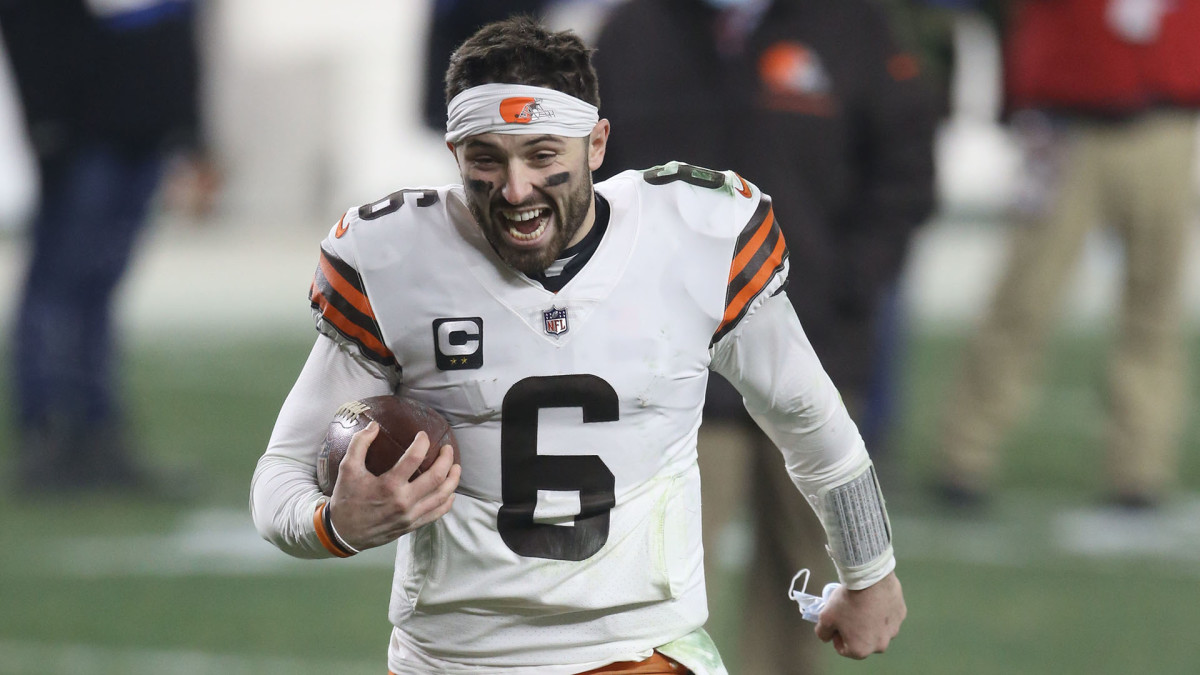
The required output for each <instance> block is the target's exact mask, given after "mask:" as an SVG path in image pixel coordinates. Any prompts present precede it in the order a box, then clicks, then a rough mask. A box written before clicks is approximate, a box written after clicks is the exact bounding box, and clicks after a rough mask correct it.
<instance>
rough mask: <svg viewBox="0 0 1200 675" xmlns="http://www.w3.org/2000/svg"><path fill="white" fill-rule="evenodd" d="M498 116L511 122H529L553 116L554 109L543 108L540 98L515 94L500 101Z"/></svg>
mask: <svg viewBox="0 0 1200 675" xmlns="http://www.w3.org/2000/svg"><path fill="white" fill-rule="evenodd" d="M500 117H502V118H503V119H504V121H505V122H509V123H512V124H529V123H530V122H536V121H537V120H540V119H546V118H549V117H554V111H553V110H546V109H545V108H543V107H542V100H541V99H538V98H530V97H528V96H516V97H513V98H506V99H504V100H503V101H501V102H500Z"/></svg>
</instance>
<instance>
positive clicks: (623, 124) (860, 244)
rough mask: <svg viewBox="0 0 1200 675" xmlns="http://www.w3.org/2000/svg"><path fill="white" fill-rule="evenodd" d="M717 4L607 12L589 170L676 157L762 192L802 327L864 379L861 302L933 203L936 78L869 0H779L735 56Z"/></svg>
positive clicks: (869, 312) (896, 260)
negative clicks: (727, 172) (597, 154)
mask: <svg viewBox="0 0 1200 675" xmlns="http://www.w3.org/2000/svg"><path fill="white" fill-rule="evenodd" d="M717 18H718V15H717V13H716V12H715V11H714V10H712V9H711V8H709V7H708V5H706V4H705V3H703V2H700V1H699V0H632V1H631V2H628V3H626V4H624V5H621V6H619V7H617V8H616V9H615V10H614V11H613V12H612V14H610V16H609V18H608V20H607V22H606V25H605V26H604V28H603V30H602V32H601V35H600V37H599V39H598V43H597V45H596V46H597V53H596V54H595V64H596V67H597V70H598V72H599V75H600V96H601V100H602V105H601V116H602V117H606V118H608V119H609V120H611V122H612V135H611V137H610V139H609V144H608V153H607V156H606V158H605V161H604V166H603V167H602V169H601V172H600V173H601V177H606V176H608V175H612V174H614V173H617V172H619V171H622V170H625V169H630V168H645V167H648V166H652V165H654V164H661V163H663V162H665V161H667V160H671V159H677V160H680V161H685V162H689V163H691V164H696V165H700V166H706V167H708V168H715V169H734V170H736V171H737V172H739V173H740V174H741V175H743V176H745V177H746V179H747V180H749V181H751V182H753V183H755V184H757V185H758V186H759V187H761V188H762V189H763V190H764V191H765V192H767V193H768V194H770V195H771V196H772V198H773V200H774V204H775V215H776V217H777V219H778V221H779V223H780V225H781V227H782V228H783V231H784V235H785V237H786V239H787V242H788V247H789V249H790V255H791V283H790V285H789V288H788V295H789V297H790V298H791V300H792V303H793V305H794V306H795V307H796V309H797V313H798V314H799V315H800V318H801V321H802V322H803V323H804V326H805V330H806V331H807V332H808V333H809V337H810V339H812V341H813V343H814V346H816V347H817V349H818V354H819V355H820V357H821V359H822V361H823V362H825V364H826V368H827V370H829V371H830V374H831V375H832V376H833V377H834V381H835V382H836V383H837V384H838V385H839V386H840V387H843V388H850V389H854V388H858V387H860V386H865V379H866V378H867V377H868V375H867V370H869V366H868V365H867V364H866V361H867V360H868V359H867V358H865V357H866V354H867V353H869V349H870V331H871V330H872V327H871V326H872V324H871V317H872V316H873V315H874V312H875V309H876V307H877V305H878V302H879V300H880V297H881V293H882V292H883V291H884V290H885V289H887V288H888V287H889V286H890V285H891V284H893V283H894V281H895V280H896V278H897V276H898V274H899V272H900V270H901V267H902V265H903V261H904V256H905V251H906V248H907V246H908V241H909V238H910V236H911V235H912V233H913V230H914V228H915V227H916V226H917V225H919V224H920V223H921V222H923V221H924V220H925V219H926V218H927V217H928V215H929V213H930V211H931V209H932V206H933V199H934V197H933V129H934V125H935V121H936V120H935V117H936V101H935V99H934V96H933V92H932V90H931V88H930V87H929V86H927V85H926V83H925V82H924V81H923V79H922V77H921V76H920V74H919V72H918V71H919V67H918V65H917V62H916V60H915V59H914V58H913V57H912V56H910V55H908V54H906V53H905V52H903V51H901V50H900V49H899V47H898V46H897V44H896V42H895V40H894V39H893V37H892V34H891V32H890V30H889V27H888V25H887V23H886V22H887V17H886V16H885V14H884V13H883V11H882V10H881V9H879V8H877V7H876V6H875V5H874V4H871V3H870V2H868V1H867V0H777V1H776V2H775V3H774V4H773V5H772V6H771V7H770V8H769V9H768V10H767V11H766V13H765V14H764V15H763V17H762V19H761V21H760V22H759V24H758V26H757V28H756V29H755V30H754V31H753V32H752V33H751V34H750V36H749V37H748V39H747V40H746V42H745V47H744V50H743V52H742V53H740V54H735V55H733V56H721V55H719V54H718V51H717V48H716V46H715V42H716V41H715V40H714V37H713V36H714V34H715V32H714V25H715V21H716V20H717ZM839 351H842V352H845V356H844V357H842V356H839V355H838V354H837V352H839ZM839 361H845V363H839Z"/></svg>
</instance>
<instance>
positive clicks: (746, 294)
mask: <svg viewBox="0 0 1200 675" xmlns="http://www.w3.org/2000/svg"><path fill="white" fill-rule="evenodd" d="M747 248H749V246H747ZM786 250H787V244H785V243H784V241H783V237H779V238H778V239H777V240H776V241H775V248H773V249H771V255H769V256H768V257H767V259H766V260H765V261H763V264H762V266H761V267H759V268H758V271H757V272H755V273H754V276H753V277H752V278H751V279H750V281H749V283H747V284H746V285H745V286H743V287H742V290H741V291H739V292H738V294H737V295H735V296H734V297H733V299H732V300H730V301H729V304H728V305H726V307H725V315H724V316H723V317H722V318H721V325H720V326H718V327H717V332H720V331H721V330H722V329H723V328H725V326H726V325H728V324H729V322H731V321H733V320H734V319H736V318H737V317H738V315H740V314H741V313H742V310H743V309H745V307H746V304H747V303H749V302H750V301H751V300H752V299H754V297H755V296H756V295H758V294H759V293H760V292H762V289H763V288H765V287H766V285H767V283H768V282H770V281H771V277H773V276H775V271H776V269H777V268H778V267H779V265H781V264H782V263H783V252H784V251H786Z"/></svg>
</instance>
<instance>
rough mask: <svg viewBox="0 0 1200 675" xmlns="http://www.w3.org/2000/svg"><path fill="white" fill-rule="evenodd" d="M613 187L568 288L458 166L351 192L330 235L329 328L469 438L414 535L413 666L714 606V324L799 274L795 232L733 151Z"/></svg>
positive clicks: (576, 639) (615, 649) (585, 654)
mask: <svg viewBox="0 0 1200 675" xmlns="http://www.w3.org/2000/svg"><path fill="white" fill-rule="evenodd" d="M595 189H596V191H597V192H598V193H599V194H600V195H602V196H603V197H605V198H606V200H607V201H608V203H609V204H610V207H611V215H610V221H609V224H608V228H607V231H606V232H605V234H604V237H603V239H602V241H601V242H600V244H599V247H598V249H597V250H596V251H595V253H594V254H593V256H592V258H591V259H590V260H589V261H588V263H587V264H586V265H585V266H584V267H583V269H582V270H580V271H579V272H578V274H577V275H576V276H575V277H574V278H573V279H571V281H570V282H569V283H567V284H566V286H565V287H564V288H562V290H561V291H559V292H557V293H552V292H549V291H547V290H545V289H544V288H543V287H542V286H541V285H540V284H538V283H536V282H534V281H532V280H530V279H529V278H528V277H526V276H525V275H523V274H521V273H519V272H517V271H515V270H514V269H513V268H511V267H509V266H508V265H507V264H505V263H504V262H503V261H502V260H501V259H500V258H499V256H498V255H497V253H496V252H495V251H494V250H493V249H492V247H491V246H490V245H489V244H488V242H487V240H486V239H485V238H484V236H483V235H482V233H481V231H480V229H479V226H478V225H477V224H476V223H475V221H474V219H473V218H472V216H471V214H470V212H469V211H468V209H467V206H466V203H465V199H464V195H463V193H462V188H461V186H457V185H454V186H449V187H441V188H436V189H417V190H403V191H400V192H397V193H394V194H393V195H391V196H390V197H388V198H386V199H384V200H381V201H379V202H377V203H375V204H369V205H366V206H364V207H362V208H360V209H354V210H351V211H349V212H347V213H346V215H345V216H344V217H343V218H342V220H341V221H340V222H339V223H338V225H337V226H336V227H335V228H334V230H333V232H331V234H330V235H329V237H328V238H327V239H326V240H325V241H324V242H323V244H322V260H321V263H320V267H319V270H318V273H317V276H316V280H315V282H314V285H313V290H312V299H313V305H314V309H315V310H316V312H317V313H318V320H319V323H320V325H321V327H322V330H323V331H324V332H327V333H328V334H330V335H331V336H333V337H335V338H336V339H338V340H340V341H343V342H349V343H351V344H353V345H354V346H355V348H356V349H357V351H358V352H359V356H360V358H362V359H364V360H365V361H368V362H369V363H370V364H371V365H372V366H373V367H374V368H376V369H377V371H378V372H380V373H381V374H383V375H385V376H386V377H389V378H390V379H392V380H393V381H395V382H397V383H399V389H398V391H399V393H401V394H404V395H407V396H412V397H415V398H418V399H420V400H422V401H424V402H426V403H428V404H429V405H431V406H433V407H434V408H435V409H437V410H439V411H440V412H441V413H442V414H444V415H445V417H446V418H447V419H448V420H449V421H450V423H451V425H452V426H453V427H454V432H455V435H456V437H457V439H458V444H459V447H460V450H461V457H462V478H461V482H460V484H459V487H458V496H457V497H456V500H455V503H454V507H453V510H452V511H451V512H450V513H449V514H448V515H446V516H445V517H444V518H442V519H440V520H438V521H436V522H435V523H433V524H432V525H430V526H428V527H425V528H422V529H420V530H418V531H416V532H413V533H411V534H409V535H407V536H405V537H403V538H401V540H400V541H399V550H398V556H397V563H396V576H395V581H394V584H393V592H392V601H391V609H390V618H391V620H392V622H393V623H394V624H395V625H396V626H397V628H398V632H397V635H396V638H395V639H394V641H393V643H394V644H393V655H392V656H393V658H392V659H391V661H392V662H393V663H392V664H391V665H392V666H393V670H395V669H396V668H401V667H404V664H403V661H404V659H403V658H397V656H401V657H402V656H403V655H404V652H406V651H408V652H415V653H419V654H422V655H426V656H429V657H433V658H434V659H439V660H445V661H449V662H454V663H460V664H466V665H474V666H511V667H519V666H534V665H539V664H546V663H564V664H578V663H588V662H594V661H604V660H606V659H608V658H609V657H611V655H613V654H614V653H618V654H633V653H641V652H644V651H645V650H648V649H651V648H653V647H655V646H658V645H661V644H664V643H666V642H670V641H672V640H675V639H677V638H679V637H681V636H683V635H685V634H687V633H689V632H691V631H692V630H694V629H695V628H697V627H699V626H701V625H702V624H703V623H704V621H705V619H706V617H707V609H706V605H705V590H704V579H703V574H702V570H703V554H702V548H701V536H700V484H699V473H698V471H697V466H696V432H697V429H698V427H699V425H700V418H701V408H702V404H703V400H704V392H705V385H706V382H707V378H708V372H709V362H710V358H711V356H710V347H711V346H712V345H713V343H714V342H715V341H716V340H718V339H719V338H721V337H723V336H724V335H726V334H727V333H729V331H730V330H732V329H733V328H734V327H735V326H736V325H737V322H738V321H739V320H741V319H742V318H744V316H746V315H747V314H748V313H749V312H751V311H753V308H754V307H755V302H756V301H761V299H762V298H765V297H767V296H769V295H770V294H772V293H774V292H776V291H777V290H779V289H780V288H781V287H782V285H783V283H784V281H785V279H786V270H787V255H786V247H785V245H784V242H783V239H782V235H781V234H780V231H779V228H778V226H777V225H776V224H775V222H774V218H773V214H772V213H771V209H770V199H769V198H768V197H766V196H765V195H762V194H761V193H760V192H759V191H758V190H757V189H755V188H754V187H753V186H751V185H749V184H747V183H746V182H745V181H744V180H742V179H741V178H740V177H738V176H737V175H736V174H733V173H732V172H730V173H724V174H723V173H715V172H708V171H705V170H701V169H698V168H695V167H690V166H688V165H686V164H684V165H681V164H676V163H672V164H669V165H666V166H665V167H663V168H659V169H652V170H650V171H647V172H635V171H630V172H625V173H623V174H621V175H619V176H616V177H614V178H612V179H611V180H608V181H605V182H603V183H600V184H598V185H596V186H595ZM396 652H399V654H397V653H396Z"/></svg>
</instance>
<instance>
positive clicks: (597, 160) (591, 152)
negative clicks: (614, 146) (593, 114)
mask: <svg viewBox="0 0 1200 675" xmlns="http://www.w3.org/2000/svg"><path fill="white" fill-rule="evenodd" d="M609 129H610V125H609V123H608V120H606V119H602V120H600V121H599V122H596V126H594V127H592V133H591V134H589V135H588V169H590V170H591V171H595V170H596V169H599V168H600V165H601V164H603V163H604V151H605V149H607V148H608V132H609Z"/></svg>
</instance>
